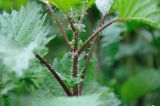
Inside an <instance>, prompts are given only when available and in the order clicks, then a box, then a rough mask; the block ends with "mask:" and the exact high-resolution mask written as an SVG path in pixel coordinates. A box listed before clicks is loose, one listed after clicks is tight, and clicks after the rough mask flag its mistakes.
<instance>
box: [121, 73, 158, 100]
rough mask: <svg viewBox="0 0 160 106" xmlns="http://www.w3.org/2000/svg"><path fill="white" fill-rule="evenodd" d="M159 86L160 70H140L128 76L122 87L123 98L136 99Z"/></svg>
mask: <svg viewBox="0 0 160 106" xmlns="http://www.w3.org/2000/svg"><path fill="white" fill-rule="evenodd" d="M158 88H160V72H158V71H154V70H147V71H142V72H140V73H138V74H136V75H135V76H132V77H131V78H129V79H128V80H127V81H126V82H125V84H124V85H123V87H122V90H121V96H122V98H123V99H126V100H130V99H137V98H139V97H142V96H144V95H145V94H147V93H150V92H152V91H154V90H156V89H158Z"/></svg>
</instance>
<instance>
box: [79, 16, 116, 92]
mask: <svg viewBox="0 0 160 106" xmlns="http://www.w3.org/2000/svg"><path fill="white" fill-rule="evenodd" d="M107 15H108V14H106V15H104V16H102V18H101V20H100V21H99V27H100V28H102V27H104V26H106V27H107V26H109V25H111V23H112V22H114V21H112V20H111V21H110V22H108V24H106V25H104V26H103V21H104V20H105V18H106V16H107ZM109 23H110V24H109ZM106 27H105V28H106ZM102 30H103V29H102ZM102 30H97V32H98V33H97V32H96V33H97V34H96V35H95V37H94V39H93V42H92V44H91V48H90V51H89V53H88V56H87V59H86V63H85V67H84V69H83V71H82V79H83V80H84V79H85V76H86V73H87V69H88V66H89V63H90V60H91V57H92V54H93V51H94V48H95V45H96V43H97V40H98V38H99V36H98V35H99V32H100V31H102ZM93 35H94V34H93ZM82 90H83V81H82V82H81V83H80V89H79V92H80V95H81V94H82Z"/></svg>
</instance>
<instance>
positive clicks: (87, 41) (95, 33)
mask: <svg viewBox="0 0 160 106" xmlns="http://www.w3.org/2000/svg"><path fill="white" fill-rule="evenodd" d="M120 21H121V20H119V19H113V20H111V21H109V22H107V23H105V24H104V25H102V27H99V28H98V29H97V30H96V31H95V32H94V33H93V34H92V35H91V36H90V37H89V38H88V39H87V40H86V41H85V42H84V44H83V45H82V47H81V48H80V49H79V50H78V54H81V52H82V51H83V50H84V48H85V47H86V46H87V45H88V43H89V42H90V41H91V40H92V39H93V38H95V37H96V36H97V35H98V34H99V32H101V31H102V30H104V29H105V28H106V27H108V26H110V25H111V24H113V23H115V22H120Z"/></svg>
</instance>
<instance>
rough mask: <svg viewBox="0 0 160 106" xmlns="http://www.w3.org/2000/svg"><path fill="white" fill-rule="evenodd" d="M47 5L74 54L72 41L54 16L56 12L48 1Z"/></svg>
mask: <svg viewBox="0 0 160 106" xmlns="http://www.w3.org/2000/svg"><path fill="white" fill-rule="evenodd" d="M45 4H46V5H47V7H48V9H49V11H50V13H51V14H52V15H53V17H54V20H53V21H55V22H56V24H57V25H58V27H59V30H60V31H61V33H62V34H63V36H64V39H65V41H66V44H67V45H68V47H69V49H70V51H71V52H72V51H73V49H72V47H71V44H70V40H69V38H68V36H67V34H66V33H65V30H64V28H63V25H62V24H61V23H60V22H59V20H58V18H57V16H56V15H55V14H54V10H53V8H52V6H51V4H50V3H49V2H47V1H46V2H45Z"/></svg>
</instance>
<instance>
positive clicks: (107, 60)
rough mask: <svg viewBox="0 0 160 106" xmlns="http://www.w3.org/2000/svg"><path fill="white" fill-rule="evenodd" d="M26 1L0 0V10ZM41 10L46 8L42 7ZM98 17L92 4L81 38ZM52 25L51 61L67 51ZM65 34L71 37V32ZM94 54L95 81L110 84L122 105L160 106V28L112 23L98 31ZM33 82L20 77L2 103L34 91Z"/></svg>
mask: <svg viewBox="0 0 160 106" xmlns="http://www.w3.org/2000/svg"><path fill="white" fill-rule="evenodd" d="M25 3H27V0H0V11H1V12H3V11H8V12H9V11H11V9H18V8H20V7H21V6H22V5H24V4H25ZM44 10H45V11H47V8H46V7H45V6H44ZM57 14H59V11H57ZM59 17H61V15H60V14H59ZM49 18H50V17H49ZM99 19H100V13H99V12H98V10H97V8H96V7H95V6H93V7H92V8H91V9H90V10H89V11H88V15H87V16H86V17H85V19H84V23H85V25H86V32H85V33H83V34H82V35H83V36H81V38H82V40H84V39H86V38H87V36H88V35H89V34H90V33H91V32H92V31H93V30H94V29H95V28H96V23H97V22H98V20H99ZM62 20H63V21H64V22H63V23H65V20H64V19H63V18H62ZM52 26H53V27H52V29H51V30H52V33H53V34H56V35H57V37H56V38H55V39H54V40H53V41H52V42H50V43H49V44H48V45H47V47H48V48H49V53H48V54H47V56H46V58H47V59H48V61H50V62H53V59H54V58H62V57H63V55H64V54H65V53H66V52H67V50H68V49H67V47H66V45H65V42H64V39H63V37H62V36H61V34H60V33H59V30H58V29H57V27H56V25H55V24H54V23H52ZM68 35H69V36H70V37H71V36H72V35H71V33H70V32H68ZM105 35H108V36H107V37H106V36H105ZM119 35H120V36H119ZM115 39H116V40H115ZM94 57H95V58H96V73H97V74H96V78H97V81H98V82H99V83H100V84H101V85H103V86H108V87H110V88H111V89H112V90H113V91H114V92H115V94H116V95H117V96H118V97H119V98H120V100H121V101H122V104H121V105H122V106H152V105H155V106H160V30H157V29H154V28H151V27H150V26H147V25H144V24H142V23H137V22H131V23H124V24H114V25H112V26H110V27H109V28H108V29H106V30H105V31H104V32H103V33H101V36H100V38H99V41H98V44H97V47H96V50H95V52H94ZM34 80H36V81H37V79H34ZM38 80H39V79H38ZM36 81H35V82H36ZM51 82H52V81H48V82H46V85H47V83H49V84H50V83H51ZM32 83H33V82H32V80H30V79H25V80H23V82H22V83H21V85H19V86H20V87H19V88H18V89H17V88H15V89H13V90H12V93H10V94H9V96H8V95H6V96H5V97H6V99H5V101H6V104H5V106H16V105H13V103H14V99H16V98H18V96H19V95H20V94H23V93H27V92H30V91H32V92H34V90H32V89H33V88H35V87H33V86H32ZM26 85H27V86H26ZM34 85H36V84H34ZM51 86H52V85H51ZM44 89H47V88H44ZM11 100H13V101H11ZM17 106H18V105H17Z"/></svg>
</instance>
